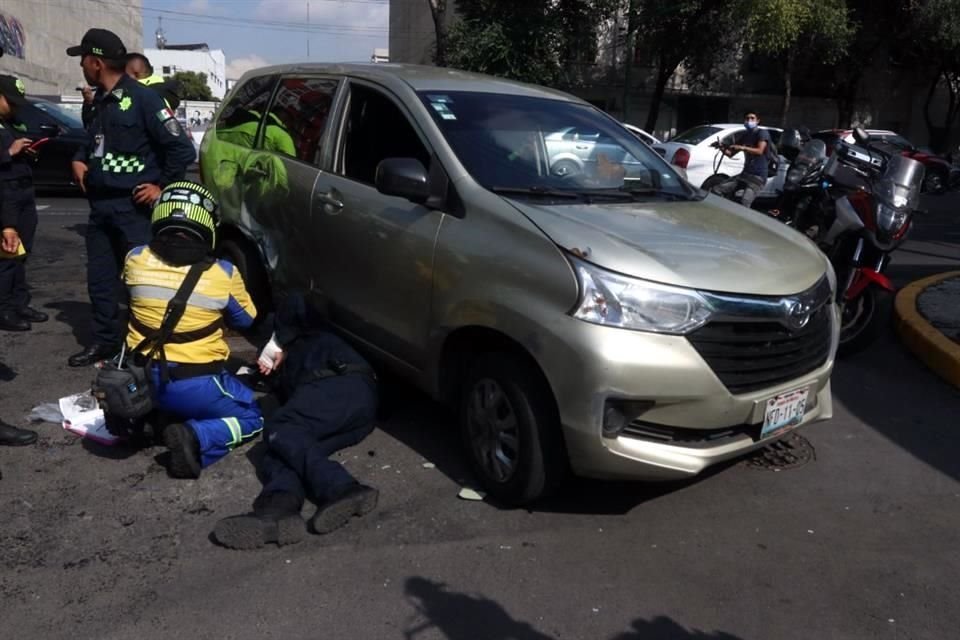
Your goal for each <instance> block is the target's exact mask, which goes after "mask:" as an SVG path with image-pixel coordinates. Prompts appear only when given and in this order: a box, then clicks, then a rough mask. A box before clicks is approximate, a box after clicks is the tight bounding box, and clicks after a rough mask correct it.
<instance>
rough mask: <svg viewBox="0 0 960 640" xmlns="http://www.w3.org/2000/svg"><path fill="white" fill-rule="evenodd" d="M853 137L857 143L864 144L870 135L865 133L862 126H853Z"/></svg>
mask: <svg viewBox="0 0 960 640" xmlns="http://www.w3.org/2000/svg"><path fill="white" fill-rule="evenodd" d="M853 139H854V140H856V141H857V143H858V144H864V143H866V142H869V141H870V135H869V134H867V131H866V130H865V129H864V128H863V127H854V129H853Z"/></svg>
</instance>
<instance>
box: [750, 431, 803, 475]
mask: <svg viewBox="0 0 960 640" xmlns="http://www.w3.org/2000/svg"><path fill="white" fill-rule="evenodd" d="M816 459H817V452H816V451H814V449H813V445H812V444H810V441H809V440H807V439H806V438H804V437H803V436H801V435H800V434H798V433H791V434H788V435H786V436H784V437H783V438H781V439H779V440H777V441H776V442H774V443H771V444H768V445H767V446H765V447H764V448H762V449H759V450H758V451H756V452H755V453H754V454H753V455H752V456H750V457H749V458H747V460H746V461H745V464H746V465H747V467H748V468H750V469H766V470H767V471H783V470H785V469H795V468H797V467H802V466H803V465H805V464H807V463H808V462H810V461H811V460H816Z"/></svg>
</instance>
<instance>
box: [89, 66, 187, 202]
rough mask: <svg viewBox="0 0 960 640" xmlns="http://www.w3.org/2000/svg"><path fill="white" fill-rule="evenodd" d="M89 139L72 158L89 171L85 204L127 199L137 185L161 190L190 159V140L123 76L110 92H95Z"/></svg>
mask: <svg viewBox="0 0 960 640" xmlns="http://www.w3.org/2000/svg"><path fill="white" fill-rule="evenodd" d="M93 114H94V115H93V118H92V119H91V121H90V123H89V124H88V126H87V133H88V134H89V140H88V144H87V147H86V148H85V149H81V150H80V151H79V152H78V154H77V157H76V158H75V159H77V160H82V161H84V162H86V163H87V164H88V166H89V172H88V173H87V179H86V187H87V195H88V196H89V197H90V198H91V199H95V198H98V197H99V198H109V197H121V196H124V195H127V196H129V195H130V194H131V192H132V190H133V188H134V187H135V186H137V185H138V184H142V183H146V182H150V183H154V184H157V185H159V186H160V187H164V186H166V185H168V184H170V183H171V182H176V181H177V180H182V179H183V176H184V174H185V173H186V170H187V167H189V166H190V164H191V163H193V161H194V160H195V159H196V151H195V150H194V148H193V142H192V141H191V140H190V137H189V136H188V135H187V133H186V132H185V131H184V130H183V128H182V127H181V126H180V123H179V122H177V119H176V117H174V114H173V112H171V111H170V110H169V109H167V107H166V105H165V104H164V102H163V98H161V97H160V96H159V95H158V94H157V92H156V91H153V90H152V89H150V88H148V87H145V86H143V85H142V84H140V83H139V82H137V81H136V80H134V79H133V78H131V77H129V76H127V75H124V76H123V77H122V78H121V79H120V81H119V82H117V84H116V86H115V87H114V88H113V90H112V91H109V92H106V93H104V92H98V93H97V96H96V98H95V99H94V104H93Z"/></svg>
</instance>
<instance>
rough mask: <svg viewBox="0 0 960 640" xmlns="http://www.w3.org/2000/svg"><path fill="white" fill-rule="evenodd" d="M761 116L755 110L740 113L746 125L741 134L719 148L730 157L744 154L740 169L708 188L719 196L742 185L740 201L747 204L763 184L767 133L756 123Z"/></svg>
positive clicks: (767, 167) (768, 143) (726, 194)
mask: <svg viewBox="0 0 960 640" xmlns="http://www.w3.org/2000/svg"><path fill="white" fill-rule="evenodd" d="M759 124H760V117H759V116H758V115H757V114H756V112H755V111H747V112H746V113H745V114H743V126H744V127H745V128H746V131H744V132H743V133H742V134H741V135H740V143H739V144H733V145H730V146H729V147H724V148H722V149H721V151H722V153H723V155H725V156H727V157H728V158H732V157H733V156H735V155H737V154H738V153H740V152H741V151H742V152H743V155H744V160H743V171H742V172H741V173H739V174H737V175H735V176H733V177H732V178H730V179H729V180H726V181H725V182H721V183H720V184H718V185H716V186H715V187H713V189H711V191H712V192H713V193H715V194H717V195H718V196H722V197H724V198H729V197H730V196H732V195H733V194H734V192H735V191H736V190H737V189H740V188H742V189H743V197H742V198H741V199H740V204H742V205H743V206H745V207H749V206H750V205H751V204H753V201H754V199H755V198H756V197H757V193H759V192H760V191H761V190H762V189H763V187H764V185H766V184H767V175H768V172H769V166H770V165H769V157H768V151H767V150H768V148H769V147H770V144H771V141H770V134H769V133H768V132H767V130H766V129H761V128H760V127H759Z"/></svg>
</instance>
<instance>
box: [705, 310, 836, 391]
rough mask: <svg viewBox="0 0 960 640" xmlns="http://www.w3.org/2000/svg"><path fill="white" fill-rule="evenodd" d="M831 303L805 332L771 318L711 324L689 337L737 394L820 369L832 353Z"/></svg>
mask: <svg viewBox="0 0 960 640" xmlns="http://www.w3.org/2000/svg"><path fill="white" fill-rule="evenodd" d="M832 310H833V307H832V305H829V304H827V305H824V306H822V307H820V308H819V309H818V310H817V311H816V312H815V313H814V314H813V315H811V316H810V320H809V321H808V322H807V323H806V325H804V326H803V327H802V328H800V329H795V330H791V329H788V328H787V327H785V326H784V325H783V324H781V323H779V322H776V321H773V320H770V321H762V322H751V321H747V322H710V323H708V324H707V325H705V326H703V327H701V328H700V329H698V330H697V331H694V332H693V333H691V334H690V335H688V336H687V338H688V339H689V340H690V343H691V344H692V345H693V347H694V348H695V349H696V350H697V352H698V353H699V354H700V356H701V357H702V358H703V359H704V360H705V361H706V362H707V364H708V365H710V368H711V369H713V372H714V373H715V374H716V375H717V377H718V378H720V381H721V382H723V384H724V386H726V387H727V389H729V390H730V392H731V393H733V394H741V393H749V392H751V391H757V390H759V389H766V388H769V387H773V386H775V385H778V384H782V383H784V382H789V381H790V380H793V379H795V378H798V377H800V376H802V375H804V374H806V373H809V372H811V371H813V370H815V369H817V368H819V367H821V366H822V365H823V364H824V363H825V362H826V361H827V358H828V357H829V355H830V338H831V322H830V316H831V313H832Z"/></svg>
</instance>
